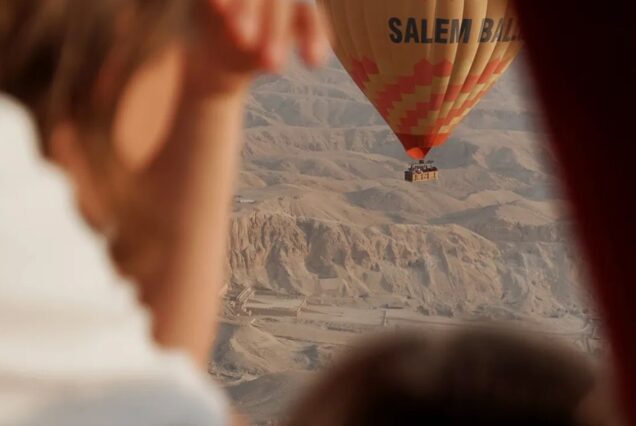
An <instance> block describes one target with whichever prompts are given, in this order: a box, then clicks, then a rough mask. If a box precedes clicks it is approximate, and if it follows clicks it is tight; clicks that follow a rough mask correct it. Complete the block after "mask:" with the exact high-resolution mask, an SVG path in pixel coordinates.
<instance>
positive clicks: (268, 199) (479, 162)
mask: <svg viewBox="0 0 636 426" xmlns="http://www.w3.org/2000/svg"><path fill="white" fill-rule="evenodd" d="M529 84H530V83H529V79H528V77H527V76H526V75H525V74H524V72H523V64H522V62H518V63H517V64H516V65H515V66H514V68H513V69H512V70H510V72H509V73H508V74H507V75H506V76H504V78H503V79H502V81H500V82H499V83H498V84H497V86H496V87H495V88H494V89H493V91H492V92H491V93H490V94H489V95H488V96H487V98H486V99H485V100H484V101H483V102H481V103H480V104H479V105H478V107H477V108H476V109H475V111H474V112H473V113H472V114H471V115H470V116H469V117H468V119H467V120H466V121H465V123H464V124H463V125H462V126H461V128H460V129H459V130H458V131H457V132H456V133H455V135H454V137H452V138H451V140H449V142H447V144H446V145H444V146H443V147H442V148H439V149H437V150H434V151H433V152H432V154H431V155H430V159H433V160H435V162H436V165H437V166H438V167H439V168H440V170H441V179H440V181H439V182H437V183H428V184H416V185H414V184H410V183H407V182H404V181H403V180H402V179H403V170H404V168H405V167H406V166H407V165H408V159H407V157H406V155H405V154H404V153H403V151H402V149H401V146H400V145H399V143H398V142H397V140H396V139H395V137H394V136H393V135H392V133H391V132H390V130H389V129H388V128H387V127H386V126H385V124H384V123H383V121H382V119H381V118H380V117H379V116H378V115H377V114H376V113H375V111H374V109H373V108H372V106H371V105H370V104H369V103H368V102H367V101H366V99H365V98H364V96H363V95H362V94H361V93H360V92H359V91H358V89H357V88H356V87H355V85H354V84H353V83H352V82H351V80H350V79H349V77H348V76H347V74H346V73H345V72H344V71H343V70H342V68H341V67H340V65H339V64H338V63H337V62H336V61H335V60H333V61H332V62H331V63H330V65H329V66H328V67H326V68H325V69H323V70H321V71H318V72H313V73H312V72H309V71H307V70H304V69H303V68H301V67H300V66H297V65H293V64H292V66H291V67H290V70H289V71H288V72H287V73H286V74H285V75H284V76H283V77H266V78H262V79H260V80H259V81H258V82H257V83H256V84H255V86H254V88H253V91H252V94H251V98H250V104H249V105H250V106H249V111H248V114H247V123H246V127H247V130H246V133H247V141H246V147H245V150H244V167H243V171H242V173H241V181H240V187H239V190H238V194H239V195H238V196H237V198H236V202H235V217H234V223H233V228H232V237H231V248H230V259H229V266H230V270H231V279H230V280H229V282H228V291H227V295H226V298H225V320H224V323H223V326H222V328H221V335H220V338H219V342H218V345H217V348H216V350H215V353H214V355H213V362H212V364H211V365H212V366H211V372H212V374H213V375H214V376H216V377H217V378H219V380H221V381H222V382H223V383H225V384H226V385H227V386H228V389H229V391H230V394H231V395H232V396H233V398H234V399H235V400H236V401H237V404H238V405H239V407H241V408H242V409H243V410H244V411H245V412H247V413H248V414H249V415H251V416H252V418H253V419H254V420H255V421H256V422H259V423H261V422H265V421H267V420H271V419H277V418H280V413H281V410H282V407H284V406H285V405H286V404H287V403H288V402H289V401H290V399H292V397H291V396H292V395H296V394H297V392H295V389H296V388H297V387H298V386H302V385H303V383H304V382H306V380H305V379H306V378H308V377H310V373H309V372H312V371H316V370H319V369H320V368H321V367H323V366H325V365H327V364H328V363H329V362H330V361H331V360H332V359H333V357H334V356H337V354H338V352H339V351H341V350H342V349H343V348H346V347H348V346H349V345H351V344H352V342H353V341H355V339H356V338H357V337H358V336H359V335H361V334H363V333H366V332H374V331H377V330H382V329H387V328H390V327H401V326H410V327H412V326H415V327H422V328H425V329H446V328H452V327H456V326H459V325H462V324H464V323H466V322H474V321H477V320H484V319H495V320H506V321H514V322H516V323H518V324H520V325H523V326H524V327H526V328H527V329H528V330H529V332H534V333H543V334H550V335H558V336H560V337H564V338H566V339H567V340H569V341H571V342H573V343H575V344H577V345H579V347H581V348H582V349H583V350H586V351H589V352H594V351H595V350H596V349H597V344H596V342H597V341H596V336H597V334H596V333H597V331H596V330H597V327H596V322H595V321H594V320H592V321H591V320H590V317H591V316H592V317H593V315H592V314H591V313H590V312H589V310H588V308H587V307H586V303H585V302H584V300H585V297H584V295H582V294H581V291H580V286H581V282H582V279H583V277H584V274H583V271H582V268H581V264H582V262H581V260H580V255H579V253H578V252H577V250H576V247H575V246H574V244H573V243H572V240H571V238H570V234H569V232H570V220H569V218H568V214H567V206H566V204H565V202H564V201H563V199H562V198H563V197H562V196H561V195H560V191H559V188H558V187H557V185H556V176H555V172H554V169H553V164H552V160H551V154H550V152H549V149H548V147H547V146H546V144H545V140H546V136H545V134H544V133H543V131H542V130H541V129H542V128H541V125H540V123H539V121H538V114H537V108H536V107H535V105H534V104H533V103H532V101H531V100H532V95H531V93H532V92H531V89H530V88H529Z"/></svg>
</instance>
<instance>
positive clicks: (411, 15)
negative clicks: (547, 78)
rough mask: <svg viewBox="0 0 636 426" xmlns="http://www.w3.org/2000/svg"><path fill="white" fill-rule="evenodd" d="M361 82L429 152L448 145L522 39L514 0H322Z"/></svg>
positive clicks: (412, 147)
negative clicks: (448, 140)
mask: <svg viewBox="0 0 636 426" xmlns="http://www.w3.org/2000/svg"><path fill="white" fill-rule="evenodd" d="M318 3H319V4H320V5H321V7H322V8H323V9H324V11H325V12H326V15H327V17H328V18H329V21H330V22H331V24H332V27H333V32H334V36H335V39H334V50H335V52H336V55H337V56H338V58H339V59H340V61H341V62H342V64H343V65H344V67H345V69H346V70H347V71H348V72H349V74H350V75H351V77H352V78H353V80H354V81H355V83H356V84H357V85H358V87H360V89H361V90H362V91H363V92H364V94H365V95H366V96H367V97H368V98H369V100H370V101H371V102H372V103H373V105H374V106H375V107H376V108H377V110H378V111H379V112H380V114H381V115H382V117H384V119H385V120H386V121H387V123H388V124H389V126H391V129H393V131H394V132H395V134H396V135H397V136H398V138H399V139H400V141H401V142H402V145H403V146H404V149H405V150H406V152H407V153H408V154H409V155H410V156H411V157H412V158H415V159H422V158H424V157H425V156H426V154H427V153H428V152H429V151H430V149H431V148H432V147H435V146H438V145H441V144H442V143H444V141H445V140H446V139H447V138H448V136H449V135H450V133H451V132H452V131H453V129H454V128H455V126H457V124H458V123H459V122H460V121H461V120H462V119H463V118H464V117H465V116H466V115H467V114H468V113H469V112H470V110H471V109H472V108H473V107H474V106H475V104H477V102H479V100H480V99H481V97H482V96H483V95H484V94H485V93H486V92H487V91H488V89H490V87H491V86H492V85H493V84H494V83H495V82H496V81H497V79H498V78H499V77H500V76H501V75H502V74H503V72H504V71H505V70H506V69H507V68H508V66H509V65H510V64H511V62H512V61H513V59H514V58H515V57H516V56H517V54H518V53H519V51H520V49H521V46H522V39H521V34H520V28H519V26H518V21H517V19H516V15H515V11H514V8H513V1H509V0H318Z"/></svg>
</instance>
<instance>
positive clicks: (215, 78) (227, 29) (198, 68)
mask: <svg viewBox="0 0 636 426" xmlns="http://www.w3.org/2000/svg"><path fill="white" fill-rule="evenodd" d="M198 7H199V10H197V15H198V16H197V17H196V18H195V19H196V20H197V29H198V31H196V32H195V37H194V40H193V42H192V44H191V46H190V47H191V49H190V50H189V56H188V60H187V63H188V73H187V78H186V90H188V91H189V92H190V93H192V92H193V91H195V93H197V94H199V95H201V94H204V95H212V94H226V95H231V94H233V93H240V92H242V91H244V90H245V89H246V88H247V86H248V85H249V82H250V80H251V78H252V77H253V76H254V74H255V73H258V72H279V71H280V70H281V69H282V67H283V65H284V64H285V62H286V58H287V56H288V55H289V52H290V50H291V48H292V47H293V46H294V45H296V46H298V48H299V52H300V55H301V57H302V59H303V60H304V61H305V63H306V64H308V65H310V66H317V65H320V63H321V62H322V61H323V60H324V59H325V57H326V55H327V51H328V46H329V40H328V31H327V26H326V23H325V20H324V19H323V17H322V14H321V12H320V11H319V10H318V9H317V8H316V7H315V6H314V5H313V4H310V3H305V2H298V1H295V0H205V1H203V2H202V3H201V4H200V5H199V6H198Z"/></svg>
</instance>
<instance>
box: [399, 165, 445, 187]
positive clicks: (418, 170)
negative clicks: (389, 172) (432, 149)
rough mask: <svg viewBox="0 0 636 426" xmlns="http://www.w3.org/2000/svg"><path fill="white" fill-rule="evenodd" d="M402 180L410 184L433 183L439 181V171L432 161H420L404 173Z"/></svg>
mask: <svg viewBox="0 0 636 426" xmlns="http://www.w3.org/2000/svg"><path fill="white" fill-rule="evenodd" d="M404 180H405V181H407V182H411V183H419V182H434V181H437V180H439V169H438V168H437V167H435V165H434V164H433V162H432V161H427V162H424V161H423V160H420V162H418V163H414V164H411V165H410V166H409V168H408V169H406V170H405V171H404Z"/></svg>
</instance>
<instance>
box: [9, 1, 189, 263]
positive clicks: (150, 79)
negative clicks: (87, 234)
mask: <svg viewBox="0 0 636 426" xmlns="http://www.w3.org/2000/svg"><path fill="white" fill-rule="evenodd" d="M193 4H194V3H193V2H192V1H191V0H179V1H173V0H153V1H147V0H0V92H4V93H7V94H9V95H10V96H12V97H13V98H15V99H16V100H18V101H19V102H20V103H21V104H22V105H24V106H25V107H26V108H28V109H29V111H30V112H31V113H32V116H33V117H34V120H35V123H36V125H37V129H38V131H39V134H40V139H41V148H42V151H43V152H44V154H45V155H46V156H47V157H48V158H49V159H52V160H53V161H55V162H56V163H58V164H59V165H61V166H62V167H63V169H64V170H65V171H66V172H67V173H68V175H69V176H70V178H71V180H72V182H73V184H74V186H75V190H76V194H77V201H78V205H79V207H80V209H81V210H82V212H83V213H84V216H85V217H86V219H87V220H88V222H89V223H91V225H93V226H94V227H95V228H96V229H99V230H102V231H104V232H105V233H106V232H107V230H109V229H111V228H113V226H115V225H114V224H115V223H116V222H118V221H119V220H120V219H121V218H123V217H130V218H133V217H134V216H135V211H137V212H138V211H140V210H143V209H140V208H139V207H135V206H133V204H134V202H133V201H132V200H133V199H135V198H137V199H138V198H140V197H139V193H140V192H142V191H140V190H137V193H132V191H133V189H132V188H135V185H133V184H131V181H132V180H133V179H135V175H136V174H138V173H139V172H140V170H141V169H143V167H144V166H145V165H146V164H148V162H149V161H150V158H151V157H152V156H153V155H154V154H156V153H157V152H158V151H159V150H160V145H161V143H162V141H164V140H165V133H166V132H168V131H169V127H170V125H169V124H170V121H171V120H170V119H171V118H172V115H173V114H174V113H175V108H176V107H175V105H176V103H177V100H178V96H179V88H180V81H181V78H180V75H181V74H180V73H181V66H182V63H181V62H182V61H181V58H180V56H179V50H178V49H176V48H174V46H175V40H177V39H178V38H179V36H180V35H182V34H183V33H185V30H186V29H187V22H188V17H189V16H191V7H192V5H193ZM131 220H132V219H131ZM140 223H144V220H142V219H138V220H137V223H135V225H130V226H128V228H130V229H135V227H139V226H140ZM117 225H119V226H121V224H119V223H117ZM148 234H151V233H148ZM117 243H118V244H119V248H118V249H119V251H122V252H125V251H126V250H127V249H126V247H125V245H126V242H124V241H118V242H117ZM113 245H114V246H115V245H117V244H116V243H113ZM131 250H132V249H130V248H128V251H131ZM115 251H117V250H115Z"/></svg>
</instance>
